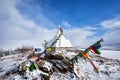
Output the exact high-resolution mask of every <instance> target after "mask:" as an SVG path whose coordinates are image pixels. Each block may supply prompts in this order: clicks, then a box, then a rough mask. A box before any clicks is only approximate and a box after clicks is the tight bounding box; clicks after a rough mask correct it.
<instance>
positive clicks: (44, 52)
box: [41, 28, 63, 55]
mask: <svg viewBox="0 0 120 80" xmlns="http://www.w3.org/2000/svg"><path fill="white" fill-rule="evenodd" d="M60 31H61V33H60V34H59V36H58V38H56V39H55V40H54V42H52V43H51V45H50V46H49V47H47V48H46V49H45V50H44V51H43V54H46V52H47V51H51V50H52V46H53V45H54V44H55V43H57V41H58V40H59V38H60V36H61V35H63V30H62V28H60ZM41 55H42V54H41Z"/></svg>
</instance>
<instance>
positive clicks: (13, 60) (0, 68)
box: [0, 53, 27, 76]
mask: <svg viewBox="0 0 120 80" xmlns="http://www.w3.org/2000/svg"><path fill="white" fill-rule="evenodd" d="M26 60H27V58H26V56H25V57H23V56H22V53H19V54H15V55H9V56H4V57H1V58H0V76H1V75H4V74H5V73H6V72H7V71H10V70H12V69H14V68H16V67H17V66H18V65H19V64H21V63H22V62H24V61H26Z"/></svg>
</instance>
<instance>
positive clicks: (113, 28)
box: [101, 17, 120, 45]
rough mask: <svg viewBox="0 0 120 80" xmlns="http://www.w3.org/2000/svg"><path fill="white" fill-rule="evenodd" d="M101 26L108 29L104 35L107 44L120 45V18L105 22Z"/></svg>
mask: <svg viewBox="0 0 120 80" xmlns="http://www.w3.org/2000/svg"><path fill="white" fill-rule="evenodd" d="M101 25H102V26H103V28H104V29H107V31H106V32H105V33H104V34H103V38H104V40H105V44H113V45H114V44H120V35H119V33H120V18H119V17H118V18H115V19H110V20H106V21H103V22H101Z"/></svg>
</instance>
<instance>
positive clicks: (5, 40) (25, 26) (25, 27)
mask: <svg viewBox="0 0 120 80" xmlns="http://www.w3.org/2000/svg"><path fill="white" fill-rule="evenodd" d="M19 1H20V0H19ZM17 3H18V1H17V0H1V1H0V48H15V47H18V46H20V45H22V44H30V45H34V46H35V47H40V46H41V44H42V43H43V40H47V41H49V40H50V39H51V38H53V37H54V35H55V34H56V33H57V29H51V30H49V29H47V28H46V27H45V26H39V25H37V24H36V23H35V22H34V21H33V20H30V19H26V18H25V17H24V16H23V15H22V14H21V13H19V11H18V9H16V4H17ZM6 5H7V6H6ZM39 17H41V18H43V19H41V22H40V24H42V23H44V24H46V25H51V24H53V23H51V21H49V19H48V18H47V17H46V16H44V15H43V14H42V13H40V14H39ZM117 20H118V19H117ZM117 20H115V22H114V20H107V23H105V22H106V21H104V22H102V23H101V25H102V26H104V27H105V28H107V27H108V26H110V29H111V28H112V29H113V28H114V26H116V25H117V26H118V25H119V23H118V22H119V20H118V21H117ZM46 21H47V22H46ZM108 21H110V22H108ZM112 21H113V22H112ZM48 23H49V24H48ZM108 23H109V24H108ZM112 23H113V24H114V25H112ZM63 24H64V26H65V27H70V28H69V29H65V30H64V34H65V35H66V37H67V38H68V39H70V41H71V42H72V44H73V46H81V47H88V46H90V45H91V44H93V43H94V42H96V40H98V39H99V38H100V37H101V36H98V37H93V35H94V34H96V32H95V31H93V30H97V29H98V28H96V27H91V26H84V27H83V28H78V27H74V28H71V26H72V25H71V24H70V23H69V22H68V21H63ZM115 24H116V25H115ZM106 25H107V26H106ZM115 28H118V27H115ZM119 31H120V30H114V31H112V30H110V31H108V32H107V33H105V34H104V36H103V37H104V38H105V39H106V40H109V41H108V42H109V43H111V41H112V42H114V41H115V40H116V41H118V40H119V41H120V38H118V37H120V36H119V35H118V34H119ZM116 35H117V36H116ZM89 37H92V38H89ZM112 37H113V38H114V40H113V38H112ZM109 38H110V39H109ZM119 41H118V42H119Z"/></svg>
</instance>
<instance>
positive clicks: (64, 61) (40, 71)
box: [0, 50, 120, 80]
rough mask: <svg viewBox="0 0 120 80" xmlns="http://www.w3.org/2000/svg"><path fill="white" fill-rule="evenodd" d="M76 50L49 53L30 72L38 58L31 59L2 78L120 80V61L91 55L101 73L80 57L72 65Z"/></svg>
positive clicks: (14, 79) (19, 79)
mask: <svg viewBox="0 0 120 80" xmlns="http://www.w3.org/2000/svg"><path fill="white" fill-rule="evenodd" d="M77 54H78V52H76V51H75V50H59V51H56V52H52V53H48V54H46V55H45V57H44V58H43V59H42V60H40V61H37V62H36V64H37V65H38V68H36V69H35V70H33V71H29V69H28V68H27V67H26V66H27V65H30V64H31V63H32V62H34V61H35V59H36V58H33V59H31V58H29V59H27V60H26V61H25V62H23V63H22V64H20V65H19V66H21V67H23V66H24V67H26V68H25V69H24V70H23V69H22V70H19V69H20V68H18V66H17V67H16V68H14V69H12V70H10V71H8V72H6V73H5V75H2V76H1V78H0V79H1V80H120V75H119V74H120V61H119V60H114V59H109V58H104V57H100V56H98V55H93V54H90V59H91V60H92V61H93V62H94V64H95V65H96V66H97V67H98V68H99V73H96V72H95V71H94V68H93V66H92V65H91V64H90V62H89V61H88V60H87V59H84V58H83V57H79V59H78V63H74V64H72V62H71V59H72V58H73V57H74V56H75V55H77Z"/></svg>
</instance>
